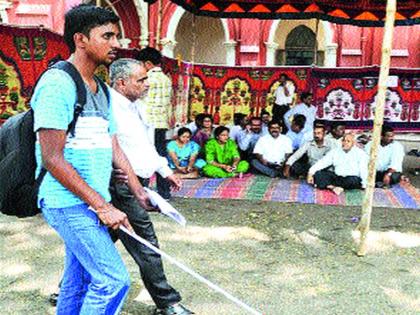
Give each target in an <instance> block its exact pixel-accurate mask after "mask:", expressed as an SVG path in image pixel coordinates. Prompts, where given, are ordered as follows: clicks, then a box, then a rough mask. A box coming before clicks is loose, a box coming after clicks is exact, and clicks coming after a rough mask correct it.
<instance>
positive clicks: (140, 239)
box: [120, 225, 262, 315]
mask: <svg viewBox="0 0 420 315" xmlns="http://www.w3.org/2000/svg"><path fill="white" fill-rule="evenodd" d="M120 230H121V231H123V232H124V233H126V234H128V235H130V236H131V237H132V238H134V239H135V240H137V241H138V242H140V243H142V244H143V245H145V246H147V247H148V248H150V249H151V250H153V251H154V252H156V253H158V254H159V255H161V256H162V257H165V258H166V259H167V260H169V261H170V262H171V263H172V264H174V265H176V266H178V267H179V268H181V269H182V270H184V271H185V272H186V273H189V274H190V275H191V276H193V277H194V278H196V279H197V280H199V281H201V282H203V283H205V284H207V286H209V287H210V288H212V289H213V290H215V291H217V292H219V293H221V294H222V295H223V296H225V297H226V298H227V299H228V300H230V301H232V302H233V303H235V304H236V305H238V306H240V307H242V308H243V309H245V310H246V311H248V312H249V313H250V314H254V315H262V313H260V312H258V311H256V310H254V309H253V308H252V307H250V306H248V305H247V304H245V303H244V302H242V301H240V300H239V299H237V298H236V297H234V296H233V295H232V294H230V293H228V292H226V291H225V290H224V289H222V288H220V287H218V286H217V285H215V284H214V283H212V282H210V281H209V280H207V279H206V278H204V277H203V276H201V275H199V274H198V273H196V272H195V271H194V270H191V269H190V268H188V267H187V266H185V265H184V264H182V263H180V262H178V261H177V260H175V259H174V258H172V257H171V256H169V255H168V254H166V253H164V252H163V251H161V250H160V249H159V248H157V247H156V246H153V245H152V244H151V243H150V242H148V241H147V240H145V239H144V238H141V237H140V236H138V235H137V234H136V233H135V232H130V231H129V230H128V229H127V228H126V227H124V226H122V225H120Z"/></svg>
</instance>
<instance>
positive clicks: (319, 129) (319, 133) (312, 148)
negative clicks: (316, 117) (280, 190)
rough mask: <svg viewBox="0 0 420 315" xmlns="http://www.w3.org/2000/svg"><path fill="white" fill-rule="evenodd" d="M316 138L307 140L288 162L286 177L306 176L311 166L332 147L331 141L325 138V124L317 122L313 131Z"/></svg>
mask: <svg viewBox="0 0 420 315" xmlns="http://www.w3.org/2000/svg"><path fill="white" fill-rule="evenodd" d="M313 135H314V140H312V141H308V142H305V143H304V144H303V146H301V147H300V148H299V150H297V151H296V152H295V153H293V155H292V156H291V157H289V159H288V160H287V162H286V165H285V166H284V170H283V175H284V177H290V176H294V177H300V176H306V175H307V173H308V170H309V168H310V167H311V166H312V165H314V164H315V163H316V162H318V161H319V160H320V159H321V158H322V157H324V156H325V155H326V154H327V153H328V152H329V151H330V150H331V149H332V144H331V141H329V140H327V139H325V126H324V125H322V124H317V125H315V127H314V131H313Z"/></svg>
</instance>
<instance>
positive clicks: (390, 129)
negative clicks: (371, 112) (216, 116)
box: [381, 125, 394, 137]
mask: <svg viewBox="0 0 420 315" xmlns="http://www.w3.org/2000/svg"><path fill="white" fill-rule="evenodd" d="M387 132H394V128H392V127H391V126H388V125H383V126H382V131H381V136H382V137H384V136H385V134H386V133H387Z"/></svg>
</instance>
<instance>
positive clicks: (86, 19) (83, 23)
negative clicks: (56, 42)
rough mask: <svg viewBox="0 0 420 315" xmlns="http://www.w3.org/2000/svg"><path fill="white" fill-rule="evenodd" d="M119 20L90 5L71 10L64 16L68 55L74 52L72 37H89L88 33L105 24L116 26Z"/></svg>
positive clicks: (82, 5) (103, 9) (104, 10)
mask: <svg viewBox="0 0 420 315" xmlns="http://www.w3.org/2000/svg"><path fill="white" fill-rule="evenodd" d="M119 21H120V18H119V17H118V16H117V15H116V14H115V13H114V12H113V11H111V10H109V9H105V8H101V7H97V6H94V5H90V4H80V5H78V6H75V7H73V8H71V9H70V10H69V11H68V12H67V13H66V15H65V22H64V35H63V37H64V42H65V43H66V44H67V46H68V47H69V49H70V53H74V52H75V51H76V45H75V44H74V39H73V36H74V34H76V33H82V34H84V35H86V36H88V37H89V33H90V31H91V30H92V29H93V28H95V27H97V26H101V25H105V24H109V23H112V24H118V22H119Z"/></svg>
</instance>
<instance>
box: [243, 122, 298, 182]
mask: <svg viewBox="0 0 420 315" xmlns="http://www.w3.org/2000/svg"><path fill="white" fill-rule="evenodd" d="M281 129H282V126H281V124H280V123H279V122H277V121H270V122H269V123H268V132H269V134H267V135H265V136H263V137H261V138H260V139H259V140H258V141H257V143H256V144H255V148H254V155H255V158H254V159H252V160H251V165H252V166H253V167H254V169H256V170H257V171H258V172H260V173H262V174H264V175H267V176H270V177H273V178H274V177H278V176H280V175H281V174H282V169H283V164H284V161H285V160H286V159H287V158H288V157H289V155H290V154H291V153H292V152H293V149H292V141H291V140H290V139H289V138H288V137H286V136H284V135H282V134H281Z"/></svg>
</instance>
